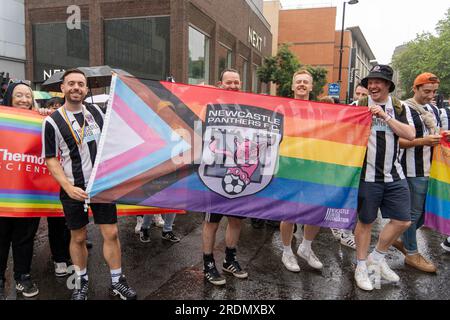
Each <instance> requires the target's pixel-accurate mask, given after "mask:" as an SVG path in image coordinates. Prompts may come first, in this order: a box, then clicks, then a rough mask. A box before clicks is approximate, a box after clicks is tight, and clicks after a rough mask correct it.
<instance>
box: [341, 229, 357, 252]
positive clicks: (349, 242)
mask: <svg viewBox="0 0 450 320" xmlns="http://www.w3.org/2000/svg"><path fill="white" fill-rule="evenodd" d="M341 244H342V245H343V246H346V247H349V248H352V249H354V250H356V241H355V236H354V235H353V234H352V233H348V234H346V233H344V232H342V233H341Z"/></svg>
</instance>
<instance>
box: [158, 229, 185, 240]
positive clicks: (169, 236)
mask: <svg viewBox="0 0 450 320" xmlns="http://www.w3.org/2000/svg"><path fill="white" fill-rule="evenodd" d="M161 238H163V239H164V240H168V241H171V242H180V238H178V237H177V236H176V235H175V233H173V232H172V231H168V232H164V231H163V233H162V236H161Z"/></svg>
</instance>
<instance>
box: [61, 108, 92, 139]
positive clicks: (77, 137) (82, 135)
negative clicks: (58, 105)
mask: <svg viewBox="0 0 450 320" xmlns="http://www.w3.org/2000/svg"><path fill="white" fill-rule="evenodd" d="M62 112H63V116H64V120H65V121H66V123H67V125H68V126H69V129H70V132H71V133H72V136H73V138H74V139H75V141H76V143H77V144H78V145H80V146H81V144H82V143H83V138H84V132H85V128H86V117H85V116H84V109H82V112H83V126H82V127H81V133H80V134H78V131H77V130H75V129H74V128H73V125H72V123H71V122H70V120H69V117H68V116H67V112H66V108H65V107H62ZM75 123H77V124H78V122H77V120H76V119H75Z"/></svg>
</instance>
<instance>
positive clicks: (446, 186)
mask: <svg viewBox="0 0 450 320" xmlns="http://www.w3.org/2000/svg"><path fill="white" fill-rule="evenodd" d="M425 203H426V205H425V226H427V227H429V228H432V229H434V230H437V231H439V232H441V233H442V234H446V235H449V236H450V143H448V142H447V137H446V136H444V137H442V139H441V144H440V145H438V146H436V147H435V148H434V151H433V162H432V165H431V172H430V180H429V182H428V192H427V199H426V202H425Z"/></svg>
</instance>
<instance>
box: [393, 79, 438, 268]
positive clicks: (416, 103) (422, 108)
mask: <svg viewBox="0 0 450 320" xmlns="http://www.w3.org/2000/svg"><path fill="white" fill-rule="evenodd" d="M438 87H439V79H438V77H436V76H435V75H434V74H431V73H422V74H420V75H419V76H418V77H417V78H416V79H415V81H414V87H413V90H414V97H413V98H411V99H408V100H406V101H405V104H406V105H407V106H408V107H409V108H410V109H411V111H412V112H414V113H415V114H416V115H417V116H416V117H414V125H415V128H416V133H417V134H416V139H414V140H413V141H407V140H405V139H400V147H401V148H402V149H405V150H402V153H403V155H402V158H401V159H402V160H401V162H402V167H403V170H404V172H405V175H406V179H407V181H408V185H409V190H410V195H411V226H410V227H409V228H408V230H406V231H405V232H404V233H403V235H402V238H401V241H399V240H397V241H395V242H394V247H396V248H397V249H398V250H400V251H401V252H402V253H403V254H404V255H405V263H406V264H407V265H409V266H411V267H413V268H415V269H418V270H421V271H424V272H436V267H435V266H434V265H433V263H432V262H430V261H428V260H427V259H425V258H424V257H423V256H422V255H421V254H420V253H419V251H418V247H417V238H416V231H417V229H419V228H420V227H421V226H422V225H423V223H424V221H425V212H424V211H425V198H426V196H427V191H428V178H429V176H430V169H431V159H432V156H431V154H432V148H433V147H434V146H436V145H438V144H439V141H440V139H441V136H440V134H439V131H440V122H441V121H440V118H439V109H438V108H436V107H435V106H433V105H431V104H430V102H431V100H432V99H433V97H434V95H435V94H436V92H437V89H438ZM419 115H420V116H419Z"/></svg>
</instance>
